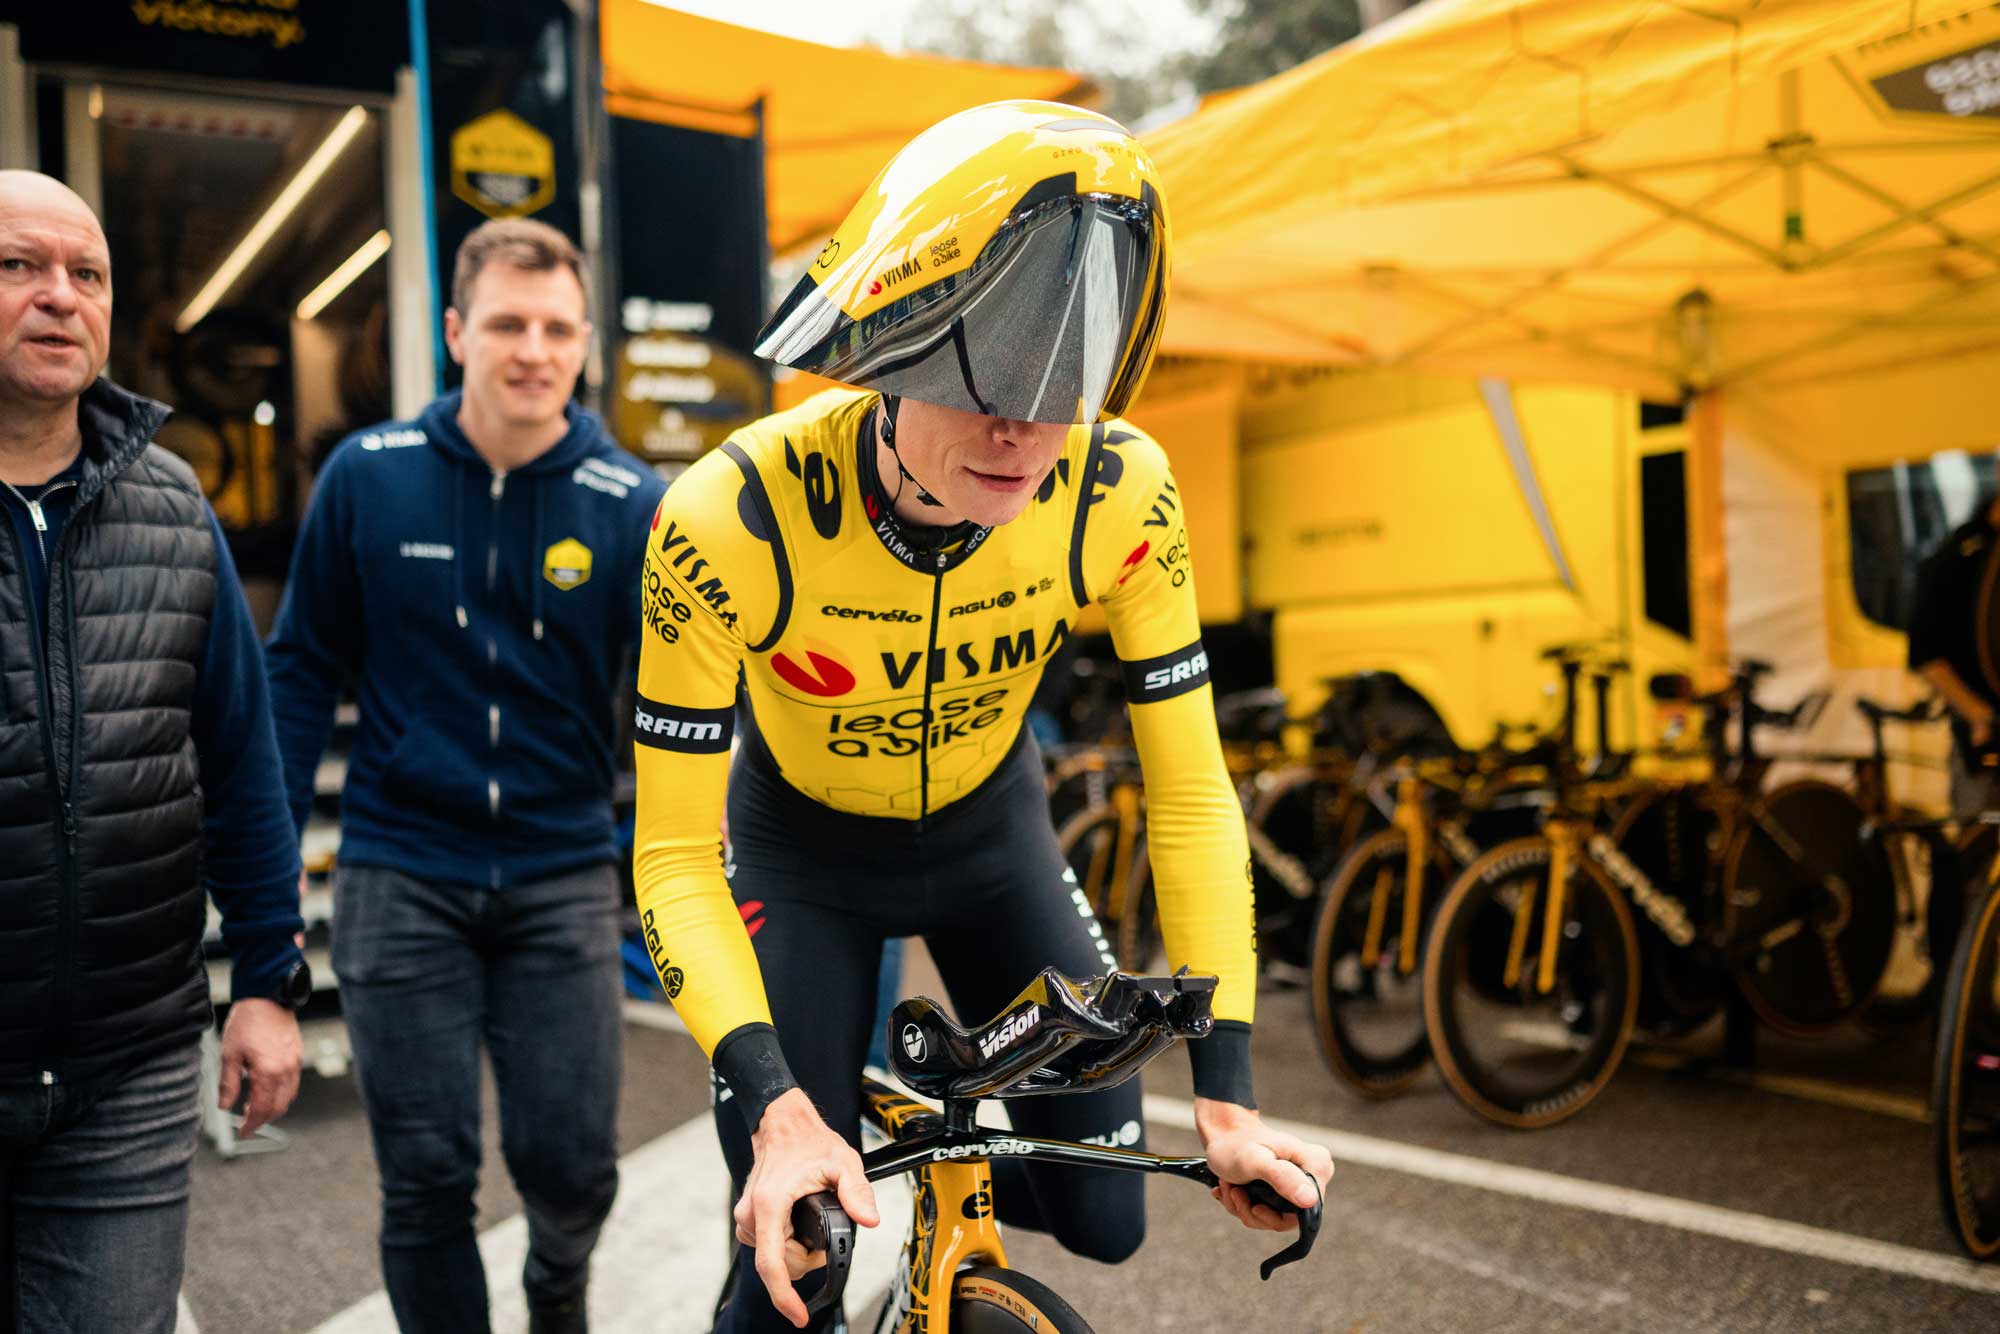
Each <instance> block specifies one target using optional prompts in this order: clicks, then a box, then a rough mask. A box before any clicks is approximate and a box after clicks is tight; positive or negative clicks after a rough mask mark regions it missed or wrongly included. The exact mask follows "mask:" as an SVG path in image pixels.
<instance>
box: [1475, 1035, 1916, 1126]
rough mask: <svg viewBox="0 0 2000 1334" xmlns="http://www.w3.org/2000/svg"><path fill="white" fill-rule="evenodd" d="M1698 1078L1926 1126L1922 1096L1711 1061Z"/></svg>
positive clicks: (1663, 1061)
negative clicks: (1741, 1067)
mask: <svg viewBox="0 0 2000 1334" xmlns="http://www.w3.org/2000/svg"><path fill="white" fill-rule="evenodd" d="M1501 1032H1502V1033H1503V1034H1504V1035H1506V1036H1507V1037H1510V1038H1512V1039H1514V1040H1515V1041H1517V1042H1533V1043H1538V1044H1539V1045H1541V1046H1544V1047H1547V1048H1549V1049H1550V1050H1552V1051H1561V1050H1565V1049H1568V1050H1580V1049H1581V1048H1582V1046H1583V1042H1582V1040H1581V1039H1580V1038H1579V1037H1577V1035H1576V1034H1574V1033H1571V1032H1569V1031H1568V1030H1567V1029H1564V1028H1562V1027H1560V1026H1559V1025H1554V1024H1525V1023H1520V1022H1515V1023H1509V1024H1503V1025H1502V1026H1501ZM1626 1059H1627V1060H1631V1061H1636V1062H1638V1063H1639V1064H1640V1065H1644V1066H1649V1067H1651V1068H1652V1069H1655V1070H1665V1071H1669V1072H1671V1073H1680V1072H1681V1071H1684V1070H1687V1069H1689V1067H1691V1066H1695V1065H1697V1064H1703V1063H1702V1061H1701V1059H1700V1058H1699V1057H1694V1056H1689V1055H1687V1054H1686V1053H1684V1052H1676V1051H1668V1050H1663V1049H1647V1048H1642V1047H1639V1046H1637V1045H1636V1044H1635V1045H1634V1046H1633V1047H1632V1048H1631V1050H1630V1051H1629V1052H1628V1053H1627V1055H1626ZM1699 1073H1700V1076H1701V1078H1703V1079H1707V1080H1711V1081H1713V1082H1715V1083H1718V1084H1732V1085H1735V1086H1736V1087H1738V1088H1751V1089H1757V1090H1758V1091H1759V1092H1763V1093H1779V1094H1783V1095H1784V1096H1785V1097H1788V1098H1799V1099H1802V1100H1803V1101H1806V1102H1817V1103H1821V1104H1823V1105H1825V1106H1828V1107H1845V1108H1846V1109H1848V1110H1849V1111H1853V1112H1873V1113H1875V1114H1876V1115H1877V1116H1893V1117H1895V1118H1896V1119H1897V1120H1899V1121H1914V1122H1916V1123H1917V1124H1918V1125H1926V1126H1927V1125H1929V1124H1930V1122H1931V1109H1930V1104H1929V1103H1928V1102H1927V1101H1925V1100H1924V1099H1922V1098H1917V1097H1912V1096H1910V1095H1908V1094H1904V1093H1888V1092H1885V1091H1883V1090H1880V1089H1871V1088H1862V1087H1860V1086H1859V1085H1855V1084H1840V1083H1835V1082H1834V1081H1833V1080H1830V1079H1814V1078H1812V1077H1810V1076H1808V1075H1766V1074H1759V1073H1758V1072H1757V1071H1755V1070H1737V1069H1732V1068H1731V1067H1729V1066H1726V1065H1721V1064H1717V1063H1713V1062H1709V1063H1706V1065H1705V1068H1703V1069H1702V1070H1701V1071H1700V1072H1699Z"/></svg>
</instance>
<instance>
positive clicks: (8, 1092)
mask: <svg viewBox="0 0 2000 1334" xmlns="http://www.w3.org/2000/svg"><path fill="white" fill-rule="evenodd" d="M200 1083H201V1048H200V1047H199V1046H198V1045H197V1044H195V1043H193V1042H189V1043H188V1044H187V1045H186V1046H185V1047H180V1048H177V1049H175V1050H173V1051H170V1052H167V1053H166V1054H164V1055H162V1056H157V1057H155V1058H153V1059H152V1060H149V1061H147V1062H145V1063H144V1064H143V1065H140V1066H138V1067H137V1068H135V1069H133V1070H130V1071H127V1072H125V1073H124V1074H121V1075H119V1076H117V1077H115V1078H113V1079H111V1080H109V1081H107V1082H105V1083H102V1084H96V1085H92V1086H90V1087H88V1088H77V1087H75V1086H72V1085H67V1084H48V1085H43V1084H35V1085H27V1086H15V1087H10V1088H0V1238H4V1239H5V1241H6V1243H9V1244H0V1303H5V1304H6V1307H5V1308H0V1329H11V1330H18V1331H19V1334H72V1332H74V1334H84V1332H85V1331H96V1330H117V1331H119V1334H173V1329H174V1324H175V1315H176V1312H177V1309H178V1300H179V1297H180V1290H181V1270H182V1267H183V1265H184V1263H185V1258H186V1251H187V1220H188V1169H189V1165H190V1164H191V1163H192V1162H193V1161H194V1148H195V1134H196V1129H197V1127H198V1126H199V1124H200V1119H201V1110H200V1107H199V1103H198V1099H199V1093H198V1089H199V1087H200Z"/></svg>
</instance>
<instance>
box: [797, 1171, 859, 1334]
mask: <svg viewBox="0 0 2000 1334" xmlns="http://www.w3.org/2000/svg"><path fill="white" fill-rule="evenodd" d="M792 1240H793V1241H796V1242H798V1243H799V1245H801V1246H803V1247H805V1248H806V1249H807V1250H808V1251H824V1252H826V1282H824V1283H822V1284H821V1285H820V1289H819V1291H818V1292H816V1293H814V1294H813V1295H812V1300H811V1301H809V1302H807V1303H806V1318H807V1320H808V1322H810V1321H811V1319H812V1318H813V1317H814V1316H817V1315H819V1314H820V1313H821V1312H822V1311H825V1310H827V1309H828V1308H829V1307H832V1306H835V1305H836V1304H838V1303H839V1301H840V1295H841V1293H842V1292H844V1291H845V1290H846V1288H847V1272H848V1270H849V1269H851V1268H852V1267H853V1265H854V1220H853V1219H852V1218H849V1217H848V1216H847V1211H846V1210H845V1209H843V1208H841V1207H840V1197H839V1196H838V1195H836V1194H834V1193H833V1192H832V1191H830V1190H823V1191H820V1192H819V1193H818V1194H816V1195H808V1196H806V1197H805V1198H804V1199H802V1200H800V1201H798V1203H796V1204H794V1205H793V1206H792Z"/></svg>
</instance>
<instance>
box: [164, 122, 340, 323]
mask: <svg viewBox="0 0 2000 1334" xmlns="http://www.w3.org/2000/svg"><path fill="white" fill-rule="evenodd" d="M367 123H368V113H367V111H365V110H363V109H362V108H361V107H349V108H348V109H347V114H346V115H345V116H342V117H341V118H340V121H339V123H338V124H336V125H335V126H334V127H333V129H332V130H331V131H330V132H329V133H328V134H327V136H326V138H325V139H322V140H321V141H320V145H319V147H318V148H315V149H314V150H313V152H312V156H311V157H309V158H307V159H306V160H305V165H304V166H302V167H300V168H299V170H298V174H297V175H296V176H293V177H292V179H291V180H290V182H288V183H287V184H286V186H285V188H284V189H283V190H281V191H279V192H278V197H277V198H276V199H274V200H272V201H271V207H269V208H268V209H265V210H264V216H263V217H261V218H259V219H257V221H256V224H255V225H254V226H252V227H251V228H250V230H249V231H248V232H246V233H244V236H243V239H242V240H241V241H238V242H237V243H236V248H235V249H234V250H232V251H230V252H229V257H228V258H227V259H225V260H223V261H222V263H221V264H220V265H218V266H217V267H216V270H215V272H214V273H212V274H210V275H209V279H208V281H207V282H205V283H203V284H202V285H201V290H200V291H198V292H196V293H195V294H194V300H192V301H190V302H188V303H187V309H185V310H183V311H182V312H181V314H180V318H179V319H177V320H175V321H174V328H175V329H176V330H178V331H179V332H181V333H186V332H187V331H188V330H189V329H192V328H194V326H195V325H197V324H199V323H201V320H202V317H203V316H205V315H207V314H208V312H209V311H211V310H213V309H215V303H216V302H218V301H220V300H221V299H222V298H223V297H224V296H225V295H227V294H228V292H229V289H230V288H231V287H233V286H235V285H236V280H237V279H238V278H241V277H242V276H243V271H244V270H245V269H247V268H249V267H250V262H251V261H252V260H254V259H256V258H257V255H258V253H259V252H260V251H262V250H263V248H264V247H265V246H266V245H267V244H269V243H270V240H271V237H272V236H273V235H275V234H276V233H277V230H278V228H280V227H282V226H284V225H285V220H286V219H287V218H289V217H291V216H292V213H293V211H294V210H295V209H297V208H298V206H299V204H300V202H301V201H303V200H304V199H305V197H306V196H307V195H308V194H310V193H311V192H312V188H313V187H314V186H315V185H317V184H319V178H320V177H322V176H324V175H326V170H327V168H328V167H331V166H332V165H333V164H334V162H335V161H336V160H337V159H338V158H339V157H340V154H341V152H342V151H343V150H344V149H345V148H346V147H347V145H348V144H350V143H352V142H353V141H354V136H355V135H357V134H359V133H361V127H362V126H363V125H366V124H367Z"/></svg>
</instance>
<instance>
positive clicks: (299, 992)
mask: <svg viewBox="0 0 2000 1334" xmlns="http://www.w3.org/2000/svg"><path fill="white" fill-rule="evenodd" d="M312 992H313V977H312V967H311V965H309V964H308V963H306V961H305V960H304V959H301V960H299V961H298V963H297V964H296V965H294V966H293V968H292V971H291V972H290V973H287V974H286V975H285V982H284V985H283V986H282V987H281V988H279V995H278V999H279V1000H280V1001H282V1002H284V1003H285V1004H286V1005H289V1006H291V1007H292V1008H293V1009H294V1010H296V1009H299V1008H301V1007H302V1006H304V1005H305V1003H306V1002H307V1001H309V1000H311V999H312Z"/></svg>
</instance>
